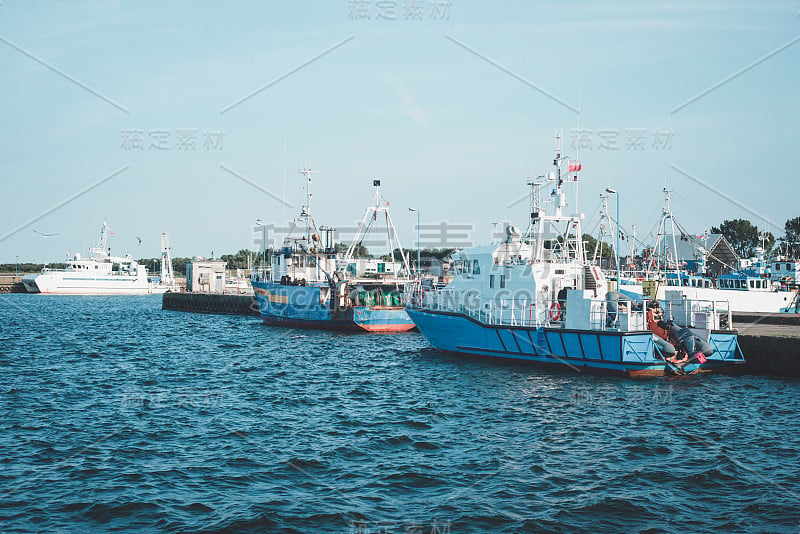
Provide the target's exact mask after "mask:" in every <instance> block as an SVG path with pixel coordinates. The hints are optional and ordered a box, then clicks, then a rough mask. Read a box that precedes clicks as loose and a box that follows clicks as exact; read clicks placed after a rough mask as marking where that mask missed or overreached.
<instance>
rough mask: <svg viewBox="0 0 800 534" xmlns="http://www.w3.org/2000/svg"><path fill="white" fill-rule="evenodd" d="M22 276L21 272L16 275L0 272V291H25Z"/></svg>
mask: <svg viewBox="0 0 800 534" xmlns="http://www.w3.org/2000/svg"><path fill="white" fill-rule="evenodd" d="M22 276H23V275H21V274H20V275H17V276H15V275H13V274H12V275H5V274H0V293H26V292H27V290H26V289H25V284H23V283H22Z"/></svg>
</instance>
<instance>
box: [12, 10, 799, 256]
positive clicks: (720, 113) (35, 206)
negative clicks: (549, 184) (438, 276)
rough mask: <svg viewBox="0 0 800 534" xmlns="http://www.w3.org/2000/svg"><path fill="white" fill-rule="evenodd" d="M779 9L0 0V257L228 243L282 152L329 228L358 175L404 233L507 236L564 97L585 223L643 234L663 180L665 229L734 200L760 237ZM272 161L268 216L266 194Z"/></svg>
mask: <svg viewBox="0 0 800 534" xmlns="http://www.w3.org/2000/svg"><path fill="white" fill-rule="evenodd" d="M799 10H800V5H799V4H798V2H797V0H781V1H770V0H764V1H759V2H725V1H720V2H695V1H686V2H670V1H664V2H640V1H629V2H628V1H619V2H591V3H589V2H569V1H564V2H551V3H546V4H545V3H541V2H528V1H524V2H504V3H502V5H496V4H494V3H491V2H484V1H471V2H470V1H466V0H452V1H450V2H442V1H438V2H434V1H432V0H420V1H414V0H397V1H371V2H353V1H349V0H342V1H324V2H310V1H309V2H194V1H192V2H188V1H187V2H167V3H164V2H154V1H153V2H151V1H135V2H134V1H130V2H107V1H96V2H80V1H75V2H73V1H70V2H30V1H22V0H3V1H2V3H1V4H0V38H2V41H0V65H1V66H2V67H1V68H0V102H2V103H0V106H2V123H3V127H2V129H0V146H2V157H0V177H2V210H0V236H4V239H2V241H0V263H2V262H13V261H14V258H15V256H16V255H19V256H20V258H21V259H27V260H37V261H59V260H60V259H62V258H63V257H64V254H65V253H66V252H70V253H72V252H82V251H84V250H85V248H86V246H88V245H89V244H90V243H91V242H93V241H94V240H95V239H96V233H97V229H98V228H99V226H100V223H101V222H102V221H103V219H104V218H107V219H108V221H109V223H110V224H111V227H112V228H113V230H114V232H115V235H114V236H113V238H112V248H113V252H114V253H123V252H130V253H132V254H133V255H135V256H137V257H142V256H145V257H147V256H155V255H157V254H158V250H159V249H158V246H159V239H158V236H159V234H160V233H161V232H162V231H163V230H165V229H166V230H168V231H169V232H170V236H171V240H172V245H173V254H174V255H178V256H191V255H209V254H210V253H211V251H212V250H213V251H214V252H215V253H216V254H217V255H219V254H221V253H225V252H234V251H236V250H238V249H241V248H245V247H248V248H254V244H253V239H254V235H253V230H252V227H253V224H254V223H255V221H256V219H261V220H262V221H264V222H265V223H271V224H275V225H278V226H279V225H281V222H282V219H284V218H287V219H288V218H289V217H293V216H294V215H295V214H296V212H297V210H298V209H299V208H298V206H299V205H300V204H301V202H302V200H303V180H302V178H301V177H300V176H299V175H298V174H297V169H298V167H300V166H301V165H310V166H311V167H312V168H314V169H315V170H318V171H319V172H318V174H316V175H315V183H314V213H315V215H316V218H317V220H318V222H320V223H322V224H332V225H336V226H339V227H349V226H352V225H353V223H354V221H355V220H357V219H358V218H360V216H361V213H362V210H363V208H364V206H365V204H366V203H368V202H369V200H370V198H371V196H372V186H371V180H372V179H373V178H380V179H382V180H383V192H384V194H385V196H386V197H387V199H388V200H389V201H390V202H391V205H392V207H393V208H394V211H393V216H394V219H395V222H396V224H397V226H398V230H399V232H400V235H401V238H402V239H403V241H404V244H405V245H407V246H409V247H412V246H414V245H415V239H416V234H415V230H414V224H415V223H416V215H415V214H413V213H410V212H409V211H408V210H407V207H408V206H410V205H413V206H416V207H419V208H420V209H421V218H422V222H423V223H424V224H438V223H440V222H442V221H445V222H447V223H448V224H454V225H460V224H469V225H473V230H472V231H471V232H469V240H471V241H474V242H485V241H486V240H487V239H488V237H489V233H490V231H491V223H492V221H498V220H502V219H503V217H504V216H507V217H508V218H509V219H510V220H512V221H515V222H516V223H517V224H519V225H520V226H523V227H524V226H525V224H526V211H527V201H524V202H520V203H517V204H516V205H514V206H513V207H509V205H511V204H512V203H514V201H516V200H517V199H519V198H520V197H524V195H525V193H526V189H525V186H524V183H525V181H526V178H527V177H528V176H531V174H532V173H533V175H538V174H543V173H544V172H546V171H549V170H550V164H551V160H552V150H553V132H554V130H555V129H562V128H563V131H564V136H565V145H566V148H567V149H569V148H570V146H571V145H572V143H573V141H574V140H575V139H574V134H575V133H576V132H575V130H577V128H578V118H579V117H578V114H577V113H576V112H575V111H576V109H577V108H578V97H579V87H582V97H581V101H580V110H581V113H580V128H581V130H584V131H585V132H584V134H585V135H584V140H585V142H586V143H591V145H592V146H591V148H589V147H584V148H583V149H582V150H581V153H580V159H581V161H582V163H583V171H582V172H581V182H580V188H581V190H580V193H581V200H580V206H579V208H580V209H581V211H584V212H586V213H587V219H592V220H593V221H596V219H597V218H596V217H594V218H592V216H591V212H592V211H593V210H594V209H595V208H596V206H597V204H598V193H599V192H600V191H601V189H602V187H604V186H608V185H611V186H613V187H615V188H617V189H618V190H619V192H620V195H621V200H622V216H621V219H622V223H623V225H625V226H629V225H630V224H633V223H635V224H636V225H637V227H638V229H639V230H638V231H639V235H640V236H644V235H645V234H647V233H648V232H650V231H651V230H652V229H653V226H654V225H655V224H656V223H657V220H658V216H659V213H660V208H661V206H662V203H663V196H662V193H661V189H662V187H663V186H664V183H665V180H666V183H667V184H668V186H669V187H670V188H671V189H675V190H676V191H677V192H676V194H675V196H674V197H673V207H674V210H675V213H676V217H678V219H679V220H680V221H682V222H683V224H684V226H686V227H687V228H688V229H690V230H691V231H694V232H701V231H702V230H703V229H704V228H706V227H709V226H711V225H715V224H718V223H719V222H721V221H722V220H723V219H726V218H736V217H745V218H750V219H752V220H756V217H755V216H754V215H753V213H758V214H763V215H766V216H768V217H769V218H770V219H771V220H773V221H775V222H776V223H777V225H778V226H779V227H782V226H783V222H784V221H785V220H786V219H787V218H790V217H795V216H797V215H800V203H799V202H798V194H797V181H796V178H795V177H796V175H797V170H796V166H797V164H796V159H797V157H796V155H797V152H798V145H799V143H798V140H800V134H799V133H798V132H800V129H799V128H798V119H800V99H798V94H800V93H799V92H798V85H799V84H798V82H800V74H798V73H800V68H798V67H799V66H800V42H794V40H795V39H797V38H798V36H800V17H799V16H798V15H799V13H798V11H799ZM367 17H368V18H367ZM336 45H339V46H338V47H336V48H335V49H333V50H330V49H331V48H332V47H335V46H336ZM787 45H788V46H787ZM781 47H785V48H783V49H782V50H779V51H778V52H777V53H774V54H773V55H771V56H769V57H767V58H765V56H767V55H769V54H771V53H772V52H775V51H776V50H778V49H780V48H781ZM326 50H329V52H328V53H327V54H325V55H323V56H322V57H319V58H318V59H316V60H315V61H313V62H311V63H308V64H307V65H305V66H303V67H302V68H299V69H298V67H300V66H301V65H303V64H304V63H307V62H308V61H309V60H311V59H312V58H315V57H316V56H318V55H319V54H320V53H322V52H324V51H326ZM479 56H482V57H479ZM762 58H764V59H763V61H761V62H760V63H758V64H756V65H753V63H755V62H757V61H758V60H761V59H762ZM43 62H44V63H46V65H49V66H50V67H52V68H48V66H45V65H43ZM498 65H499V66H498ZM751 65H752V68H750V69H748V70H746V71H745V72H742V73H741V74H739V75H738V76H734V75H735V74H736V73H737V72H740V71H741V70H742V69H745V68H746V67H748V66H751ZM500 66H501V67H502V68H501V67H500ZM53 69H55V70H57V71H58V72H55V71H54V70H53ZM287 73H289V75H288V76H286V77H284V78H283V79H280V80H278V78H280V77H281V76H283V75H284V74H287ZM732 76H733V77H732ZM731 77H732V78H731ZM728 78H730V79H729V80H728V81H727V82H726V83H722V84H721V85H719V86H718V87H716V88H715V86H717V85H718V84H719V83H720V82H723V81H725V80H726V79H728ZM276 80H278V81H276ZM270 82H275V83H273V84H272V85H270V86H269V87H266V88H264V87H265V86H266V85H268V84H270ZM260 88H264V89H263V91H261V92H258V93H257V94H254V95H253V96H252V97H250V98H249V99H246V100H244V101H242V102H241V103H239V104H238V105H236V106H233V107H230V106H231V105H232V104H234V103H236V102H237V101H239V100H240V99H242V98H243V97H246V96H247V95H250V94H252V93H253V92H255V91H257V90H259V89H260ZM537 88H538V89H537ZM709 88H713V90H712V91H710V92H708V93H707V94H705V95H704V96H702V97H700V98H698V99H696V100H693V101H691V102H690V103H689V104H688V105H686V106H684V107H681V108H680V109H676V108H679V107H680V106H681V105H682V104H684V103H686V102H687V101H690V100H691V99H693V98H694V97H696V96H697V95H699V94H701V93H703V92H704V91H706V90H707V89H709ZM138 136H141V137H138ZM138 142H141V148H138V144H137V143H138ZM614 144H616V148H614ZM284 147H285V150H286V152H285V155H286V156H285V157H284ZM568 151H569V150H568ZM284 165H285V168H286V174H285V176H286V182H285V183H286V187H285V195H286V200H287V202H288V203H290V204H291V205H292V206H293V207H292V208H284V207H283V206H282V205H281V203H280V202H278V201H277V200H276V199H275V198H273V196H274V197H276V198H280V197H283V195H284ZM226 168H227V169H230V170H232V171H234V172H236V173H238V174H240V175H241V176H242V177H244V178H245V179H246V180H250V181H252V182H254V183H256V184H258V187H259V188H258V189H257V188H255V187H253V186H252V185H250V184H248V183H247V182H246V181H245V180H243V179H240V178H238V177H236V176H234V175H233V174H231V172H229V171H227V170H226ZM121 169H124V170H122V171H121V172H119V173H118V174H116V175H115V176H113V177H112V178H109V179H107V180H105V181H103V182H102V183H100V184H99V185H97V186H96V187H94V188H93V189H91V190H90V191H88V192H85V193H84V194H82V195H80V196H78V197H77V198H75V199H73V200H70V201H69V202H66V203H64V201H66V200H68V199H70V198H71V197H73V196H74V195H76V194H77V193H80V192H81V191H84V190H85V189H86V188H87V187H89V186H91V185H92V184H95V183H97V182H99V181H102V180H103V179H104V178H107V177H108V176H110V175H111V174H112V173H114V172H116V171H119V170H121ZM684 173H685V174H684ZM686 174H688V175H690V176H691V177H689V176H686ZM698 182H702V183H704V184H707V185H708V186H709V187H712V188H715V189H718V190H721V191H724V192H725V194H726V195H727V197H723V196H721V195H718V194H716V193H712V192H711V191H709V189H707V188H706V187H705V186H703V185H701V184H700V183H698ZM262 190H264V191H268V192H269V193H271V195H273V196H270V194H267V193H265V192H264V191H262ZM572 199H573V195H572V193H570V201H571V202H572ZM62 203H63V205H61V206H60V207H58V209H55V210H53V211H52V212H50V213H49V214H47V215H46V216H44V217H42V218H41V219H39V220H37V221H35V222H34V223H33V224H31V225H29V226H27V227H24V228H22V229H21V230H19V231H18V232H16V233H13V234H11V235H9V234H10V233H11V232H12V231H13V230H15V229H17V228H18V227H20V226H21V225H24V224H25V223H26V222H28V221H31V220H32V219H35V218H36V217H38V216H40V215H41V214H42V213H45V212H47V211H48V210H50V209H52V208H53V207H55V206H59V205H60V204H62ZM571 209H572V208H571ZM612 209H613V207H612ZM748 210H749V211H748ZM763 215H762V216H763ZM34 229H36V230H37V231H39V232H43V233H59V234H60V235H57V236H53V237H49V238H43V237H42V236H40V235H38V234H36V233H34V231H33V230H34ZM592 229H593V228H592V226H591V224H590V225H588V228H587V230H589V231H591V230H592ZM772 230H773V232H775V233H776V234H779V233H780V232H779V230H778V229H775V228H772ZM136 236H139V237H141V238H142V239H143V242H142V244H141V245H137V240H136ZM461 240H463V239H461ZM425 244H435V243H434V242H433V240H431V239H428V240H427V243H425V242H424V243H423V245H425Z"/></svg>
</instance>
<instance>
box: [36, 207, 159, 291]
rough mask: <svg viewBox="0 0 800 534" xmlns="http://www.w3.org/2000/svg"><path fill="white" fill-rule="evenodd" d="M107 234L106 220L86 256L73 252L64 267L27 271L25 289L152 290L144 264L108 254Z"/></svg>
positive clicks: (153, 286) (153, 285) (154, 286)
mask: <svg viewBox="0 0 800 534" xmlns="http://www.w3.org/2000/svg"><path fill="white" fill-rule="evenodd" d="M108 236H109V228H108V223H106V222H103V226H102V228H101V230H100V239H99V241H98V243H97V246H94V247H91V248H90V249H89V257H88V258H82V257H81V255H80V254H75V255H74V256H73V257H72V258H70V259H68V260H66V262H65V264H66V267H65V268H64V269H49V268H47V267H45V268H44V269H42V272H41V273H39V274H29V275H26V276H24V277H23V278H22V283H23V284H25V289H27V290H28V292H30V293H51V294H70V295H145V294H148V293H153V292H154V289H155V288H156V287H157V285H156V284H151V283H150V282H149V281H148V279H147V269H146V268H145V266H144V265H140V264H139V263H138V262H137V261H136V260H134V259H133V258H131V256H130V255H126V256H125V257H118V256H111V255H110V254H109V249H108V248H107V247H108ZM162 248H163V247H162ZM170 270H171V269H170ZM164 291H166V288H165V289H164Z"/></svg>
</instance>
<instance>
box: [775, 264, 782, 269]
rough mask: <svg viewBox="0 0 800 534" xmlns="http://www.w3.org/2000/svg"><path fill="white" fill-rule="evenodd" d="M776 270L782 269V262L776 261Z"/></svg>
mask: <svg viewBox="0 0 800 534" xmlns="http://www.w3.org/2000/svg"><path fill="white" fill-rule="evenodd" d="M775 270H776V271H780V270H781V264H780V263H776V264H775Z"/></svg>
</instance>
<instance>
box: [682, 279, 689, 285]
mask: <svg viewBox="0 0 800 534" xmlns="http://www.w3.org/2000/svg"><path fill="white" fill-rule="evenodd" d="M683 285H684V286H688V285H689V280H687V279H686V278H684V279H683Z"/></svg>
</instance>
